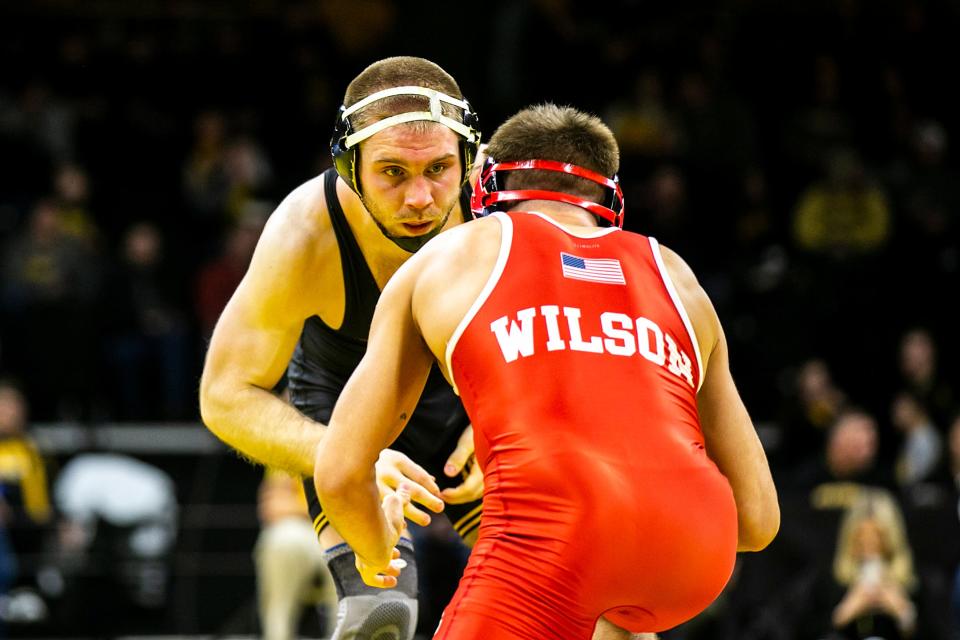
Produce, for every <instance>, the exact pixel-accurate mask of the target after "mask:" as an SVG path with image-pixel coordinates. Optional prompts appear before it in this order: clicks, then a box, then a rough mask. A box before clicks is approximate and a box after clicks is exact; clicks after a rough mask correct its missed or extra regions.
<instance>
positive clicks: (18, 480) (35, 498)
mask: <svg viewBox="0 0 960 640" xmlns="http://www.w3.org/2000/svg"><path fill="white" fill-rule="evenodd" d="M26 425H27V403H26V400H25V399H24V397H23V394H22V393H21V392H20V390H19V389H18V388H17V387H16V386H15V385H14V384H13V383H12V382H10V381H8V380H2V379H0V594H3V593H5V592H6V590H7V589H8V588H9V587H10V586H12V584H13V582H14V580H15V578H16V575H17V564H18V563H17V560H16V554H17V553H22V552H24V551H27V552H31V551H36V550H37V549H34V548H29V547H28V545H29V544H30V543H31V542H36V541H37V539H38V538H39V537H40V536H39V535H38V533H39V532H38V527H41V526H42V525H44V524H46V522H47V521H48V520H49V519H50V497H49V495H48V493H47V474H46V470H45V468H44V464H43V460H42V459H41V458H40V454H39V453H38V452H37V448H36V446H35V445H34V444H33V441H32V440H31V439H30V437H29V436H28V435H27V433H26ZM11 538H12V539H11ZM25 547H28V548H25Z"/></svg>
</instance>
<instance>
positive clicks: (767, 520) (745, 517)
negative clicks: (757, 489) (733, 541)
mask: <svg viewBox="0 0 960 640" xmlns="http://www.w3.org/2000/svg"><path fill="white" fill-rule="evenodd" d="M758 502H762V504H756V505H754V508H752V509H746V510H744V511H741V512H740V517H739V535H738V538H737V551H760V550H762V549H765V548H766V547H767V546H768V545H769V544H770V543H771V542H773V539H774V538H776V537H777V532H778V531H780V505H779V504H778V503H777V498H776V495H774V496H772V499H771V498H767V499H762V500H760V501H758Z"/></svg>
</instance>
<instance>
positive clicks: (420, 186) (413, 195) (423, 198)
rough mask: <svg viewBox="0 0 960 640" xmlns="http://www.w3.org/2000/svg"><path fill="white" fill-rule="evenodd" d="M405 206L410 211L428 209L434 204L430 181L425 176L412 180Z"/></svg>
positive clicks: (406, 195) (408, 187)
mask: <svg viewBox="0 0 960 640" xmlns="http://www.w3.org/2000/svg"><path fill="white" fill-rule="evenodd" d="M404 204H405V205H406V206H407V208H409V209H414V210H419V209H426V208H427V207H429V206H430V205H431V204H433V191H432V190H431V185H430V181H429V180H427V179H426V178H425V177H424V176H417V177H415V178H412V179H411V180H410V182H409V185H408V186H407V192H406V194H405V198H404Z"/></svg>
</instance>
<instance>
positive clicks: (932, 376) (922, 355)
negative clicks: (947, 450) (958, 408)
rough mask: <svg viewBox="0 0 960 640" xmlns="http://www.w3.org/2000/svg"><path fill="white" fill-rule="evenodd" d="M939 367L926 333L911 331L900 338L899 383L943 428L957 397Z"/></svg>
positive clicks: (934, 343) (924, 331)
mask: <svg viewBox="0 0 960 640" xmlns="http://www.w3.org/2000/svg"><path fill="white" fill-rule="evenodd" d="M938 364H939V363H938V362H937V345H936V342H935V341H934V338H933V336H932V335H931V334H930V332H929V331H928V330H926V329H923V328H919V327H918V328H914V329H910V330H909V331H907V332H906V333H905V334H904V335H903V337H902V338H901V339H900V352H899V368H900V378H901V384H902V385H903V386H904V388H905V389H906V390H907V391H910V392H911V393H913V394H914V396H916V397H917V399H919V400H920V401H921V402H923V405H924V406H925V407H926V408H927V410H928V411H929V412H930V416H931V418H932V419H933V421H934V424H936V425H937V426H940V427H943V426H946V424H947V421H948V420H949V419H950V418H951V417H952V415H951V414H952V412H953V411H954V401H955V398H956V394H955V393H954V392H953V389H952V388H951V386H950V384H949V383H948V382H947V381H946V379H944V377H943V376H942V375H941V373H940V371H939V368H938Z"/></svg>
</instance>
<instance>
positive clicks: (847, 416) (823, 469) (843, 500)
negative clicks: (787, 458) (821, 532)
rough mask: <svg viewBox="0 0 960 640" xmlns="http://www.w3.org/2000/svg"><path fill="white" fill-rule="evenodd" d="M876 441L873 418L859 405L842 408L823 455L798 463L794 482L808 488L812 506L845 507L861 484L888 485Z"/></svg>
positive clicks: (857, 493)
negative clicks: (857, 406) (798, 467)
mask: <svg viewBox="0 0 960 640" xmlns="http://www.w3.org/2000/svg"><path fill="white" fill-rule="evenodd" d="M877 444H878V442H877V423H876V420H874V418H873V417H872V416H871V415H870V414H868V413H866V412H865V411H863V410H861V409H856V408H848V409H845V410H844V411H843V412H841V413H840V415H839V416H838V417H837V419H836V421H835V422H834V424H833V425H832V426H831V427H830V431H829V433H828V434H827V441H826V447H825V450H824V453H823V455H821V456H818V457H817V458H816V459H814V460H811V461H809V462H808V463H806V464H804V465H802V466H801V468H800V470H799V472H798V473H797V476H796V484H797V486H798V487H799V488H803V489H807V490H809V491H810V502H811V505H812V506H813V507H814V508H815V509H844V508H848V507H849V506H851V505H852V504H853V502H854V501H855V500H856V499H857V498H858V497H859V495H860V493H861V492H862V490H863V488H864V487H866V486H880V487H889V486H890V485H891V481H890V479H889V478H888V474H887V473H886V472H885V471H884V470H883V469H882V468H881V467H880V465H879V464H878V461H877Z"/></svg>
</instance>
